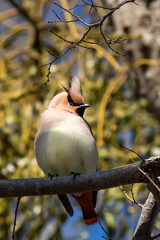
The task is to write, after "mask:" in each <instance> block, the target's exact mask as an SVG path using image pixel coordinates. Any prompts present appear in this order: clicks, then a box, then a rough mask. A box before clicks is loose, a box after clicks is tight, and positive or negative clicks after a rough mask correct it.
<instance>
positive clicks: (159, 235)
mask: <svg viewBox="0 0 160 240" xmlns="http://www.w3.org/2000/svg"><path fill="white" fill-rule="evenodd" d="M159 237H160V233H159V234H157V235H155V236H153V237H150V238H149V240H154V239H157V238H159Z"/></svg>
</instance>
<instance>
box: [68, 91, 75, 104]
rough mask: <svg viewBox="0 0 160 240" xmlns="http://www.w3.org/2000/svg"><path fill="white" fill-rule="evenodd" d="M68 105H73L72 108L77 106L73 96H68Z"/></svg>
mask: <svg viewBox="0 0 160 240" xmlns="http://www.w3.org/2000/svg"><path fill="white" fill-rule="evenodd" d="M68 103H69V105H71V106H74V105H75V103H74V101H73V100H72V98H71V96H70V95H69V94H68Z"/></svg>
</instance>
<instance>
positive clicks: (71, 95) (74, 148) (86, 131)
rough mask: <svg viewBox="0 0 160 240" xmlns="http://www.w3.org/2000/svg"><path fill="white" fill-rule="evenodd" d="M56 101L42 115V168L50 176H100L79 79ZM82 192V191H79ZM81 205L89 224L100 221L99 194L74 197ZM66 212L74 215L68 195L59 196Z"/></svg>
mask: <svg viewBox="0 0 160 240" xmlns="http://www.w3.org/2000/svg"><path fill="white" fill-rule="evenodd" d="M64 89H65V92H61V93H59V94H57V95H56V96H54V97H53V99H52V100H51V101H50V103H49V106H48V108H47V110H45V111H44V112H43V113H42V114H41V118H40V123H39V128H38V133H37V135H36V139H35V144H34V149H35V155H36V159H37V162H38V165H39V167H40V168H41V169H42V170H43V172H44V173H45V174H46V175H47V176H48V175H50V176H69V175H71V173H74V174H77V173H80V174H85V173H93V172H96V169H97V161H98V153H97V147H96V143H95V140H94V138H93V134H92V130H91V128H90V126H89V124H88V123H87V121H86V120H85V119H84V118H83V114H84V111H85V109H86V108H88V107H89V105H88V104H85V102H84V98H83V94H82V89H81V85H80V82H79V79H78V78H77V77H74V78H73V80H72V82H71V84H70V87H69V90H67V89H66V88H65V87H64ZM77 192H78V189H77ZM71 195H72V196H73V197H74V198H75V199H76V201H77V202H78V203H79V205H80V207H81V210H82V213H83V218H84V221H85V223H86V224H88V225H89V224H94V223H96V222H97V221H98V217H97V215H96V213H95V210H94V208H95V205H96V197H97V191H94V192H86V193H81V194H80V193H78V194H71ZM58 197H59V199H60V201H61V202H62V203H63V205H64V207H65V209H66V211H67V212H68V213H69V215H70V216H72V215H73V208H72V206H71V204H70V201H69V199H68V197H67V195H64V194H63V195H58Z"/></svg>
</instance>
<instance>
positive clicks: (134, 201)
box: [120, 185, 142, 208]
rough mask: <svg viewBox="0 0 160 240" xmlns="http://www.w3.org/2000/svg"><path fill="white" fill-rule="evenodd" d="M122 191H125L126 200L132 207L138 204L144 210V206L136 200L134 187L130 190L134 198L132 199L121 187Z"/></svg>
mask: <svg viewBox="0 0 160 240" xmlns="http://www.w3.org/2000/svg"><path fill="white" fill-rule="evenodd" d="M120 188H121V190H122V191H123V193H124V195H125V196H126V198H127V199H128V200H129V201H130V202H131V204H132V205H134V204H136V205H137V206H139V207H140V208H142V204H140V203H138V202H137V201H136V200H135V198H134V193H133V185H132V188H131V189H130V190H131V194H132V198H130V197H129V196H128V194H127V192H126V190H125V189H124V188H123V187H122V186H120Z"/></svg>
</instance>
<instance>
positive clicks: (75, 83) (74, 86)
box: [69, 76, 83, 96]
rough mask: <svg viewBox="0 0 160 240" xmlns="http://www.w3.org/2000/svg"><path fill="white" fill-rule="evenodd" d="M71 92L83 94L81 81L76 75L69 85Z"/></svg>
mask: <svg viewBox="0 0 160 240" xmlns="http://www.w3.org/2000/svg"><path fill="white" fill-rule="evenodd" d="M69 92H70V93H76V94H80V95H82V96H83V94H82V88H81V84H80V81H79V79H78V78H77V77H76V76H75V77H73V78H72V82H71V83H70V85H69Z"/></svg>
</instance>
